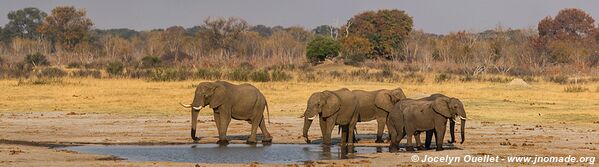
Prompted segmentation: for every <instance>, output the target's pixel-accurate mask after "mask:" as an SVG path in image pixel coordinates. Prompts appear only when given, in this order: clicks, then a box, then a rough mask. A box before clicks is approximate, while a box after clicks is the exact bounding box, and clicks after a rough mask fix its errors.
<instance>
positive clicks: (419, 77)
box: [402, 72, 424, 83]
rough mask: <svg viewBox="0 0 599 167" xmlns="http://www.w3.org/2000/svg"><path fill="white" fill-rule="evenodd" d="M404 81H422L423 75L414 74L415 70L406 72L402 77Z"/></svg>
mask: <svg viewBox="0 0 599 167" xmlns="http://www.w3.org/2000/svg"><path fill="white" fill-rule="evenodd" d="M402 80H403V81H404V82H415V83H423V82H424V76H422V75H421V74H416V73H415V72H408V73H407V74H406V75H404V76H403V77H402Z"/></svg>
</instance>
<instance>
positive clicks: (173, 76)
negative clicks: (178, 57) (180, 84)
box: [148, 68, 191, 81]
mask: <svg viewBox="0 0 599 167" xmlns="http://www.w3.org/2000/svg"><path fill="white" fill-rule="evenodd" d="M189 76H191V72H190V71H189V70H187V69H186V68H158V69H154V70H152V73H151V74H150V78H149V79H148V80H150V81H182V80H186V79H188V77H189Z"/></svg>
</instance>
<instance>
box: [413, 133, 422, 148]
mask: <svg viewBox="0 0 599 167" xmlns="http://www.w3.org/2000/svg"><path fill="white" fill-rule="evenodd" d="M420 133H421V132H416V134H415V135H414V139H415V140H416V148H418V150H422V142H421V141H420Z"/></svg>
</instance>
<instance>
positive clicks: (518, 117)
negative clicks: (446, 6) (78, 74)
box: [0, 77, 599, 166]
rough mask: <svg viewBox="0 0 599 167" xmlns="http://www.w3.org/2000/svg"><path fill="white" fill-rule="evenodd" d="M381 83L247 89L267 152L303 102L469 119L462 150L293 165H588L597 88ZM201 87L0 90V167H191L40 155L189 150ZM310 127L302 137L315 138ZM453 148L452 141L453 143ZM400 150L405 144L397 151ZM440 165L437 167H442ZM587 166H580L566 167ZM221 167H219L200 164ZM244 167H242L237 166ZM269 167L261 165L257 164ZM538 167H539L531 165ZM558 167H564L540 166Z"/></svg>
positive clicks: (207, 123)
mask: <svg viewBox="0 0 599 167" xmlns="http://www.w3.org/2000/svg"><path fill="white" fill-rule="evenodd" d="M431 80H432V79H431V77H428V78H427V80H425V82H424V83H382V82H357V81H356V82H339V81H332V82H328V81H327V82H297V81H288V82H266V83H252V84H254V85H255V86H256V87H258V88H259V89H260V90H261V91H262V92H263V93H264V95H265V96H266V97H267V100H268V103H269V106H270V120H271V123H270V124H269V125H268V130H269V131H270V132H271V133H272V134H273V137H274V139H273V142H274V143H304V141H303V138H301V126H302V119H300V118H297V117H298V116H299V115H301V114H302V112H303V111H304V109H305V105H306V100H307V98H308V97H309V95H310V94H311V93H312V92H316V91H322V90H334V89H339V88H342V87H346V88H349V89H363V90H376V89H383V88H387V89H391V88H395V87H398V86H399V87H401V88H402V89H403V90H404V92H405V93H406V95H407V96H408V97H413V98H417V97H423V96H426V95H427V94H431V93H437V92H438V93H444V94H446V95H449V96H453V97H458V98H460V99H461V100H462V101H463V102H464V104H465V108H466V111H467V114H468V117H469V120H468V122H467V128H466V142H465V143H464V144H456V145H455V147H456V148H457V149H449V150H445V151H442V152H435V151H418V152H415V153H409V152H405V151H402V152H400V153H377V154H365V155H360V156H364V157H367V158H358V159H348V160H322V161H315V162H306V163H298V164H299V165H304V164H308V165H323V166H325V165H334V166H345V165H359V166H366V165H369V166H395V165H415V166H422V165H430V164H429V163H422V162H411V160H410V157H411V156H413V155H419V156H420V157H423V156H425V155H429V156H445V155H450V156H462V157H463V156H464V155H475V156H484V155H490V156H499V157H501V158H505V157H507V156H568V155H572V156H575V157H581V156H597V155H599V150H597V148H599V90H598V89H599V83H596V82H595V83H587V84H585V85H584V87H586V88H589V90H587V91H584V92H574V93H573V92H566V91H565V89H566V87H568V86H567V85H559V84H555V83H549V82H544V81H542V80H540V81H538V82H534V83H531V87H527V86H522V85H518V84H516V85H514V84H507V83H492V82H460V81H449V82H444V83H434V82H432V81H431ZM199 82H201V81H199V80H195V81H191V80H189V81H178V82H147V81H143V80H131V79H75V78H68V79H64V80H63V81H61V82H56V83H50V84H43V85H35V84H23V82H19V81H17V80H0V92H1V94H2V95H1V96H0V139H1V140H0V155H2V156H0V164H3V165H2V166H5V165H7V166H41V165H44V166H47V165H51V166H65V165H69V166H72V165H77V166H87V165H93V166H152V165H154V166H191V165H195V163H172V162H129V161H126V160H119V159H117V158H114V157H107V156H104V155H90V154H82V153H76V152H70V151H61V150H56V149H53V148H49V147H51V146H53V145H71V144H167V143H192V141H191V139H190V137H189V127H190V120H189V116H190V113H189V110H188V109H184V108H182V107H181V106H179V104H178V103H179V102H183V103H190V102H191V100H192V98H193V97H192V96H193V91H194V89H195V87H194V85H195V84H197V83H199ZM201 113H202V115H203V116H202V117H201V118H200V123H199V125H198V126H199V127H198V129H199V132H198V134H199V136H201V137H203V138H202V140H201V141H200V143H213V142H215V141H216V138H217V133H216V127H215V125H214V122H213V121H212V117H211V116H210V114H211V111H210V110H209V109H205V110H202V111H201ZM317 124H318V123H316V122H315V123H314V124H313V126H312V129H311V130H310V137H311V138H312V139H317V138H319V137H320V131H319V130H318V126H316V125H317ZM375 124H376V122H375V121H371V122H367V123H359V124H358V132H359V133H361V134H369V135H362V136H368V137H366V138H363V139H362V140H360V142H359V143H358V144H357V145H366V146H374V145H380V146H386V145H388V144H387V143H385V144H376V143H373V142H374V134H375V131H376V126H375ZM228 135H229V136H230V138H232V139H233V140H232V141H231V142H232V143H243V142H244V141H245V136H246V135H249V124H247V123H246V122H245V121H232V122H231V126H230V127H229V131H228ZM457 138H458V140H460V139H459V137H457ZM403 143H405V141H403ZM443 164H444V163H437V165H443ZM568 164H569V165H577V166H579V165H590V164H589V163H568ZM200 165H221V166H228V165H229V164H200ZM238 165H248V164H238ZM259 165H269V164H259ZM460 165H472V166H480V165H501V166H506V165H509V166H512V165H533V164H530V163H507V162H502V163H490V164H489V163H486V164H485V163H475V164H466V163H462V164H460ZM536 165H539V164H536ZM541 165H550V166H562V165H567V164H565V163H543V164H541Z"/></svg>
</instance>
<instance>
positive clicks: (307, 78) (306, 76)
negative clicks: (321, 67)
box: [298, 72, 316, 82]
mask: <svg viewBox="0 0 599 167" xmlns="http://www.w3.org/2000/svg"><path fill="white" fill-rule="evenodd" d="M298 80H300V81H302V82H314V81H316V75H314V73H313V72H305V73H301V74H300V75H299V77H298Z"/></svg>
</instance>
